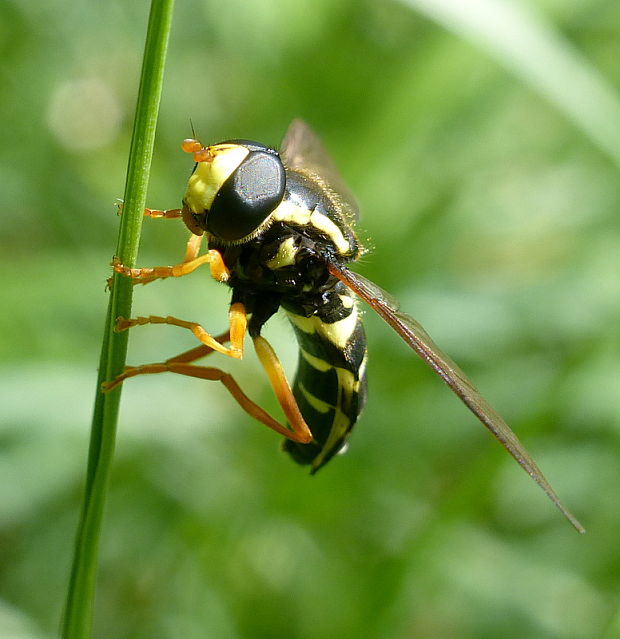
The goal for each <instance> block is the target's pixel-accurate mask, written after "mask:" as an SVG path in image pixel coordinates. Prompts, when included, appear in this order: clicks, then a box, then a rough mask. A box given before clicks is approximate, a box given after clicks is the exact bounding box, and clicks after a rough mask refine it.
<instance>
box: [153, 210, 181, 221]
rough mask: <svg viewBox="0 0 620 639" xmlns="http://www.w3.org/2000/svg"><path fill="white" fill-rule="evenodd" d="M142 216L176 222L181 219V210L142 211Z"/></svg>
mask: <svg viewBox="0 0 620 639" xmlns="http://www.w3.org/2000/svg"><path fill="white" fill-rule="evenodd" d="M144 216H145V217H152V218H153V219H163V218H165V219H167V220H176V219H177V218H180V217H183V209H164V210H160V209H144Z"/></svg>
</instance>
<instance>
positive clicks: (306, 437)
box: [101, 333, 312, 444]
mask: <svg viewBox="0 0 620 639" xmlns="http://www.w3.org/2000/svg"><path fill="white" fill-rule="evenodd" d="M228 337H229V334H228V333H224V334H223V335H219V336H218V337H216V338H214V339H215V340H217V341H218V342H219V343H220V344H221V343H222V342H226V341H228ZM258 339H260V340H262V339H263V338H258ZM263 341H265V343H266V344H267V348H268V350H269V351H271V353H272V355H273V357H274V358H275V360H274V361H275V363H276V368H278V369H279V372H278V373H277V374H276V377H277V380H278V381H277V383H278V390H276V387H275V386H274V390H276V395H278V401H279V402H280V405H281V406H282V408H283V409H284V412H285V414H286V416H287V418H288V419H289V422H290V424H291V427H292V428H293V430H292V431H291V430H290V429H289V428H287V427H286V426H284V425H282V424H280V422H278V421H277V420H276V419H274V418H273V417H272V416H271V415H270V414H269V413H267V412H266V411H265V410H263V409H262V408H261V407H260V406H259V405H258V404H256V403H254V402H253V401H252V400H251V399H250V398H249V397H248V396H247V395H246V394H245V393H244V392H243V391H242V390H241V388H240V386H239V384H237V382H236V381H235V379H234V378H233V377H232V375H230V374H229V373H225V372H224V371H223V370H220V369H219V368H212V367H209V366H194V365H192V364H191V363H190V362H193V361H195V360H197V359H199V358H201V357H204V356H206V355H209V354H210V353H212V352H213V350H214V349H212V348H210V347H208V346H206V345H201V346H198V347H196V348H193V349H191V350H189V351H186V352H184V353H181V354H180V355H177V356H176V357H172V358H170V359H168V360H166V361H165V362H160V363H157V364H145V365H143V366H128V367H127V368H126V369H125V371H124V372H123V373H122V374H121V375H119V376H118V377H117V378H116V379H114V380H112V381H111V382H107V383H105V384H103V385H102V387H101V390H102V391H103V392H104V393H107V392H108V391H111V390H112V389H113V388H116V386H118V385H119V384H121V383H122V382H123V381H124V380H126V379H128V378H130V377H136V376H138V375H155V374H157V373H166V372H170V373H177V374H178V375H187V376H188V377H196V378H198V379H205V380H210V381H219V382H222V384H224V386H225V387H226V389H227V390H228V392H229V393H230V394H231V395H232V396H233V397H234V399H235V400H236V401H237V403H238V404H239V406H241V408H243V410H244V411H245V412H246V413H247V414H248V415H250V417H253V418H254V419H256V420H257V421H259V422H261V423H262V424H265V426H267V427H269V428H271V429H272V430H274V431H275V432H276V433H278V434H280V435H283V436H284V437H287V438H288V439H292V440H293V441H295V442H299V443H301V444H307V443H308V442H309V441H311V440H312V434H311V433H310V429H309V428H308V426H307V425H306V423H305V421H304V420H303V417H301V414H300V413H299V409H298V408H297V404H296V403H295V399H294V398H293V397H292V393H291V390H290V387H289V385H288V382H287V381H286V378H285V377H284V372H283V371H282V367H281V366H280V363H279V361H278V359H277V357H276V356H275V353H273V350H272V349H271V346H269V344H268V343H267V342H266V340H263ZM259 348H260V347H259ZM259 356H260V355H259ZM268 359H269V361H270V365H272V364H273V362H272V361H271V359H270V356H268ZM268 373H269V371H268ZM280 375H281V377H280ZM282 380H283V382H284V386H285V387H286V388H287V389H288V393H289V394H290V396H291V400H292V402H293V406H292V408H291V406H290V405H289V404H290V400H288V399H287V400H286V401H285V402H283V401H281V398H280V395H282V393H281V391H280V390H279V386H281V385H282ZM284 394H286V393H284ZM285 405H286V407H285ZM295 411H297V414H298V417H295ZM291 416H292V417H293V418H291ZM300 423H301V426H300Z"/></svg>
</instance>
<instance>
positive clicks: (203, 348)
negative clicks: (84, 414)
mask: <svg viewBox="0 0 620 639" xmlns="http://www.w3.org/2000/svg"><path fill="white" fill-rule="evenodd" d="M213 339H214V340H215V341H216V342H219V343H220V344H225V343H226V342H229V341H230V331H226V332H225V333H222V334H221V335H217V336H216V337H214V338H213ZM214 350H215V349H213V348H211V347H210V346H207V345H206V344H201V345H200V346H196V347H195V348H191V349H190V350H188V351H184V352H183V353H180V354H179V355H175V356H174V357H170V358H169V359H167V360H166V361H165V362H162V363H159V364H146V365H144V366H125V370H124V371H123V372H122V373H121V374H120V375H117V376H116V377H115V378H114V379H113V380H112V381H111V382H104V383H103V384H102V385H101V390H102V391H103V392H104V393H107V392H108V391H111V390H112V389H113V388H116V387H117V386H119V385H120V384H122V383H123V382H124V381H125V380H126V379H128V378H129V377H135V376H136V375H142V374H144V369H147V371H148V370H150V371H151V372H152V373H153V372H165V371H167V370H168V368H167V367H168V365H170V364H190V363H191V362H195V361H196V360H197V359H201V358H202V357H206V356H207V355H210V354H211V353H213V352H214ZM162 366H163V367H165V368H164V369H163V370H161V371H160V370H153V367H155V368H156V369H159V368H161V367H162Z"/></svg>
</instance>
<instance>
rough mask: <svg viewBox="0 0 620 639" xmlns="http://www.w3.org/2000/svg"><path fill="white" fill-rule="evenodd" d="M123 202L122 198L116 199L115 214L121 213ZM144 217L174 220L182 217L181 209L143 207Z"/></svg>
mask: <svg viewBox="0 0 620 639" xmlns="http://www.w3.org/2000/svg"><path fill="white" fill-rule="evenodd" d="M124 205H125V203H124V202H123V200H122V198H118V199H117V200H116V209H117V211H116V213H117V215H122V214H123V207H124ZM144 217H152V218H153V219H162V218H165V219H167V220H176V219H178V218H180V217H183V209H163V210H162V209H144Z"/></svg>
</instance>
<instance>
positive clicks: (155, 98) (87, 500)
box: [62, 0, 174, 639]
mask: <svg viewBox="0 0 620 639" xmlns="http://www.w3.org/2000/svg"><path fill="white" fill-rule="evenodd" d="M173 6H174V0H153V1H152V3H151V13H150V17H149V23H148V30H147V37H146V44H145V49H144V58H143V64H142V74H141V78H140V88H139V93H138V103H137V106H136V116H135V121H134V129H133V136H132V142H131V149H130V153H129V164H128V168H127V181H126V184H125V194H124V206H123V215H122V216H121V225H120V233H119V239H118V247H117V252H116V254H117V255H118V257H119V258H120V260H121V262H123V264H126V265H128V266H134V265H135V262H136V256H137V252H138V243H139V239H140V230H141V226H142V217H143V215H142V213H143V210H144V207H145V203H146V192H147V187H148V177H149V170H150V165H151V157H152V154H153V144H154V139H155V128H156V124H157V114H158V110H159V102H160V96H161V90H162V84H163V72H164V62H165V57H166V49H167V45H168V34H169V32H170V24H171V20H172V9H173ZM131 301H132V284H131V282H130V280H128V279H127V278H126V277H121V276H119V275H118V274H114V278H113V283H112V292H111V295H110V302H109V305H108V313H107V319H106V325H105V333H104V339H103V345H102V349H101V359H100V365H99V376H98V380H97V394H96V399H95V409H94V414H93V422H92V429H91V440H90V448H89V453H88V470H87V476H86V486H85V492H84V502H83V504H82V512H81V516H80V521H79V524H78V530H77V536H76V543H75V552H74V557H73V566H72V570H71V579H70V583H69V589H68V593H67V600H66V605H65V613H64V619H63V626H62V637H63V639H85V638H87V637H90V635H91V630H92V619H93V600H94V593H95V580H96V572H97V555H98V546H99V537H100V532H101V522H102V519H103V511H104V506H105V499H106V493H107V489H108V480H109V476H110V469H111V466H112V458H113V454H114V444H115V438H116V423H117V417H118V409H119V402H120V396H121V389H120V388H117V389H116V390H114V391H112V392H110V393H108V394H106V395H104V394H103V393H101V391H100V388H101V384H102V383H103V382H104V381H106V380H110V379H112V378H113V377H115V376H116V375H117V374H119V373H120V372H122V370H123V367H124V366H125V358H126V352H127V333H114V330H113V329H114V321H115V318H116V317H118V316H119V315H123V316H125V317H129V316H130V315H131Z"/></svg>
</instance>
